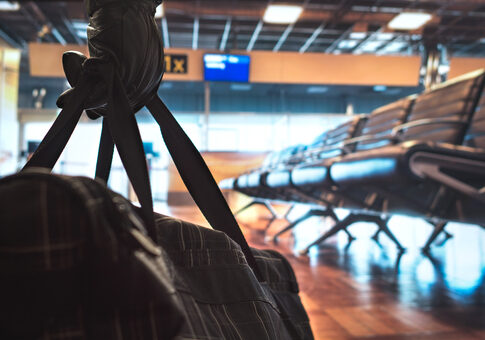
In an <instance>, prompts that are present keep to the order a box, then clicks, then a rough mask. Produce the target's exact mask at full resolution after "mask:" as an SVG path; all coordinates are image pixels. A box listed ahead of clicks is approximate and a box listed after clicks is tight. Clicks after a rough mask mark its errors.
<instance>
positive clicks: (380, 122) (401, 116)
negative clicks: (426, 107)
mask: <svg viewBox="0 0 485 340" xmlns="http://www.w3.org/2000/svg"><path fill="white" fill-rule="evenodd" d="M415 99H416V96H409V97H406V98H403V99H400V100H398V101H395V102H393V103H390V104H388V105H385V106H381V107H379V108H377V109H375V110H374V111H373V112H372V113H371V114H370V115H369V116H368V117H367V121H366V122H365V124H364V127H363V128H362V132H361V135H362V136H369V139H368V140H362V141H360V142H358V143H357V145H356V147H355V151H361V150H368V149H374V148H377V147H381V146H385V145H388V144H392V143H393V139H392V138H391V137H392V133H393V129H394V128H395V127H396V126H399V125H401V124H403V123H404V122H406V119H407V117H408V114H409V112H410V110H411V107H412V105H413V103H414V100H415Z"/></svg>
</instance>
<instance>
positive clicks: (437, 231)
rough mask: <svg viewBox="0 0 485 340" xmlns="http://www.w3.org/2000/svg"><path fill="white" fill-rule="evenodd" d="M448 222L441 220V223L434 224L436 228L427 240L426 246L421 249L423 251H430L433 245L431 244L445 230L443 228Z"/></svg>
mask: <svg viewBox="0 0 485 340" xmlns="http://www.w3.org/2000/svg"><path fill="white" fill-rule="evenodd" d="M446 224H447V222H440V223H436V224H433V225H434V230H433V232H432V233H431V235H430V236H429V238H428V240H427V241H426V244H425V245H424V247H423V248H422V249H421V251H422V252H423V253H428V252H429V250H430V247H431V244H432V243H433V242H434V240H436V238H437V237H438V235H439V234H441V233H442V232H443V230H444V229H445V227H446Z"/></svg>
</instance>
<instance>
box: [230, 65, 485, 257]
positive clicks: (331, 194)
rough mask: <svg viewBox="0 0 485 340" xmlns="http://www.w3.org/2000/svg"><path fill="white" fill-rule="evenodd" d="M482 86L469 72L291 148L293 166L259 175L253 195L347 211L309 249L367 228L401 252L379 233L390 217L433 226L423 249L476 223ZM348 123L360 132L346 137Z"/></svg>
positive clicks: (484, 130) (484, 136)
mask: <svg viewBox="0 0 485 340" xmlns="http://www.w3.org/2000/svg"><path fill="white" fill-rule="evenodd" d="M484 83H485V71H484V70H479V71H476V72H472V73H470V74H468V75H465V76H462V77H459V78H457V79H454V80H451V81H448V82H445V83H443V84H440V85H438V86H435V87H433V88H431V89H430V90H427V91H425V92H423V93H422V94H420V95H417V96H410V97H407V98H404V99H401V100H399V101H397V102H394V103H391V104H389V105H386V106H384V107H382V108H379V109H377V110H375V111H374V112H372V113H371V114H370V115H369V116H368V118H367V119H362V118H360V117H358V118H354V120H351V121H349V122H347V123H346V124H343V125H341V126H339V127H338V128H337V129H334V130H329V131H326V132H324V133H323V134H322V135H321V136H319V140H318V141H317V142H316V143H313V144H311V145H309V146H307V147H306V148H302V147H301V146H299V150H303V152H302V153H301V155H304V157H301V155H298V157H296V159H299V160H301V161H300V163H299V164H296V165H295V164H294V163H293V164H281V163H280V164H277V162H276V163H275V164H273V165H274V166H273V167H272V168H271V169H266V170H265V173H264V180H260V181H259V183H258V188H259V190H260V192H258V193H257V194H258V195H261V191H264V190H268V191H269V192H271V191H273V193H276V192H278V195H279V199H283V200H284V199H285V197H291V200H295V198H296V201H299V202H307V203H308V202H310V203H315V202H316V203H319V204H320V205H321V206H323V207H324V209H328V208H333V207H334V206H340V207H345V208H349V209H350V210H351V214H350V215H349V216H348V217H347V218H345V219H344V220H342V221H338V222H337V223H336V225H335V226H334V227H332V228H331V230H330V231H329V232H327V233H326V234H325V235H323V236H322V237H321V238H320V239H319V240H317V241H315V242H313V243H312V244H311V245H310V246H312V245H315V244H317V243H320V242H321V241H323V240H325V239H326V238H328V237H330V236H331V235H333V234H335V233H336V232H338V231H339V230H346V227H347V226H348V225H350V224H352V223H354V222H357V221H369V222H374V223H376V224H377V225H378V226H379V231H384V232H385V233H386V234H388V236H389V237H391V239H392V240H393V241H394V242H395V243H396V245H397V246H398V248H399V249H400V250H403V248H402V246H401V245H400V244H399V242H398V241H397V239H396V238H395V237H394V235H392V233H390V231H389V229H388V228H387V219H388V218H389V216H391V215H392V214H396V213H405V214H411V215H415V216H419V217H422V218H425V219H426V220H427V221H429V222H430V223H432V224H433V225H434V226H435V230H434V232H433V234H432V235H431V237H430V239H429V240H428V242H427V243H426V246H425V250H426V249H427V248H429V245H430V244H431V242H432V241H433V240H434V238H435V237H436V236H437V235H438V234H439V232H441V231H443V230H444V226H445V225H446V222H447V221H460V222H467V223H479V224H483V216H484V215H485V214H483V213H482V212H481V211H482V210H483V203H485V199H484V197H485V180H484V178H485V176H483V173H485V172H484V171H483V170H485V94H483V95H482V93H483V91H484V90H483V89H484ZM356 120H358V121H359V122H360V123H359V124H360V126H359V128H356V129H355V130H353V131H352V133H351V134H349V131H350V129H349V126H357V125H359V124H356ZM353 124H354V125H353ZM362 124H363V125H362ZM342 131H346V133H347V134H342ZM295 150H296V148H295ZM296 153H297V154H298V152H296ZM238 180H239V179H238ZM288 193H291V195H288ZM285 195H286V196H285ZM294 195H296V196H294ZM298 197H299V199H298ZM310 246H309V247H310ZM309 247H307V248H306V249H305V250H304V252H306V251H308V249H309Z"/></svg>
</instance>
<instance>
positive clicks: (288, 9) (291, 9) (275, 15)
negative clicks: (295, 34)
mask: <svg viewBox="0 0 485 340" xmlns="http://www.w3.org/2000/svg"><path fill="white" fill-rule="evenodd" d="M301 12H303V7H301V6H295V5H268V7H267V8H266V11H265V12H264V16H263V21H264V22H267V23H270V24H293V23H295V22H296V21H297V20H298V18H299V17H300V14H301Z"/></svg>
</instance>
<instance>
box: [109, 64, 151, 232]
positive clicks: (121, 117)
mask: <svg viewBox="0 0 485 340" xmlns="http://www.w3.org/2000/svg"><path fill="white" fill-rule="evenodd" d="M103 66H104V67H100V73H101V76H102V78H103V80H104V82H105V84H106V86H107V92H108V113H107V114H106V117H105V118H104V119H105V120H106V121H107V126H108V128H109V132H110V133H111V136H112V137H113V142H114V145H116V148H117V149H118V153H119V155H120V158H121V162H122V163H123V166H124V168H125V170H126V173H127V175H128V178H129V179H130V182H131V185H132V186H133V189H134V190H135V193H136V195H137V197H138V201H139V202H140V205H141V211H142V217H143V219H144V221H145V223H146V227H147V230H148V232H149V234H150V236H151V237H152V238H153V239H155V238H154V237H155V236H156V234H155V221H154V215H153V201H152V190H151V187H150V180H149V177H148V167H147V162H146V158H145V153H144V151H143V143H142V140H141V136H140V131H139V130H138V125H137V123H136V119H135V115H134V114H133V111H132V110H131V107H130V104H129V102H128V97H127V95H126V92H125V88H124V86H123V83H122V81H121V79H120V76H119V74H118V72H117V71H116V70H115V68H114V67H113V66H111V65H109V64H107V65H103ZM104 129H106V128H104ZM107 134H108V132H107V131H105V138H108V137H109V136H107ZM107 143H108V144H109V141H108V142H107ZM102 146H103V145H102ZM103 149H104V148H102V150H100V153H101V154H102V157H103V155H104V150H103ZM106 149H108V147H106ZM106 156H107V157H109V156H111V157H109V158H112V153H110V152H109V150H108V152H107V153H106ZM106 162H108V160H106ZM110 162H111V161H110ZM105 167H106V166H105ZM100 168H101V166H100Z"/></svg>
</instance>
